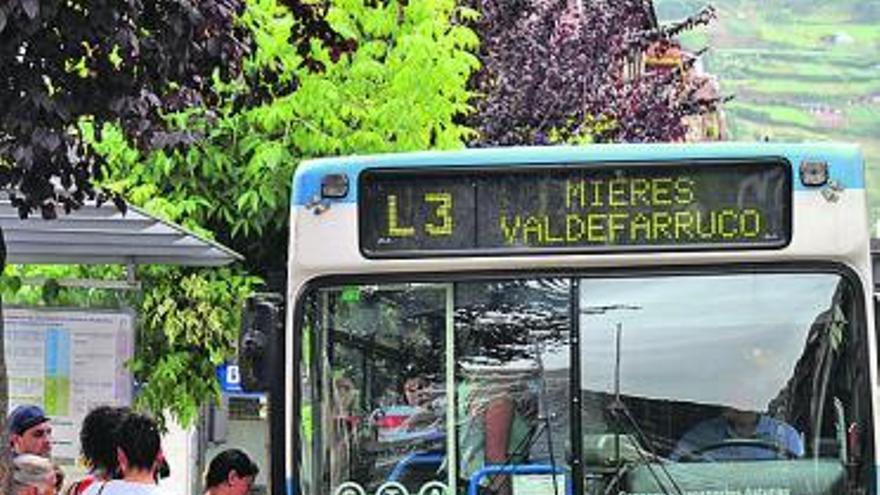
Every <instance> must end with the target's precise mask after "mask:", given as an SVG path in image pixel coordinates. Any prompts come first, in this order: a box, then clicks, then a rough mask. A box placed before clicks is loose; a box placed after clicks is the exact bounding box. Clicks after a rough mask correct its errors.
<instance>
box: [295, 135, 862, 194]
mask: <svg viewBox="0 0 880 495" xmlns="http://www.w3.org/2000/svg"><path fill="white" fill-rule="evenodd" d="M754 157H784V158H787V159H788V161H789V162H791V164H792V165H793V167H794V188H795V190H806V189H807V188H806V187H804V186H803V185H801V182H800V172H799V170H798V169H799V165H800V163H801V161H803V160H824V161H827V162H828V163H829V165H830V169H831V178H832V179H834V180H835V181H837V183H838V184H840V185H841V186H843V187H844V188H846V189H864V188H865V180H864V163H863V161H862V158H861V154H860V153H859V149H858V147H857V146H855V145H847V144H834V143H817V144H784V143H712V144H685V145H682V144H637V145H629V144H627V145H623V144H617V145H598V144H597V145H590V146H578V147H575V146H552V147H538V146H535V147H520V148H484V149H467V150H460V151H431V152H416V153H399V154H388V155H372V156H350V157H341V158H326V159H319V160H310V161H307V162H303V163H302V164H301V165H300V166H299V168H298V169H297V172H296V174H295V175H294V179H293V182H294V187H293V193H292V204H293V205H298V206H301V205H305V204H308V203H310V202H312V201H314V200H315V199H316V198H319V196H320V193H321V178H322V177H323V176H325V175H327V174H346V175H348V179H349V185H350V187H349V193H348V195H347V196H346V197H345V198H342V199H339V200H333V201H334V202H342V203H354V202H356V201H357V195H358V191H357V178H358V176H359V175H360V173H361V171H363V170H364V169H368V168H379V167H381V168H395V167H400V168H419V167H436V166H463V167H467V166H483V167H496V166H509V165H511V164H522V165H540V164H545V163H584V162H593V161H595V162H634V161H661V162H662V161H676V160H697V159H707V160H708V159H723V158H754Z"/></svg>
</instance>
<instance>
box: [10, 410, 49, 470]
mask: <svg viewBox="0 0 880 495" xmlns="http://www.w3.org/2000/svg"><path fill="white" fill-rule="evenodd" d="M6 424H7V428H8V430H9V444H10V446H11V448H12V453H13V454H14V455H21V454H34V455H38V456H42V457H50V456H51V455H52V425H50V424H49V418H48V417H46V414H45V413H44V412H43V410H42V409H41V408H40V407H39V406H35V405H21V406H18V407H16V408H15V409H14V410H13V411H12V413H10V414H9V417H8V418H7V419H6Z"/></svg>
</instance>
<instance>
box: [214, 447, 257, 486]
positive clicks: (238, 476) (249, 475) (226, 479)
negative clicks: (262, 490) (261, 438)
mask: <svg viewBox="0 0 880 495" xmlns="http://www.w3.org/2000/svg"><path fill="white" fill-rule="evenodd" d="M259 472H260V469H259V468H258V467H257V465H256V464H255V463H254V461H252V460H251V458H250V457H248V455H247V454H245V453H244V452H242V451H241V450H238V449H228V450H224V451H223V452H220V453H219V454H217V455H216V456H214V458H213V459H211V462H210V464H208V471H207V472H206V473H205V495H246V494H247V493H249V492H250V489H251V487H252V486H253V485H254V479H256V477H257V474H259Z"/></svg>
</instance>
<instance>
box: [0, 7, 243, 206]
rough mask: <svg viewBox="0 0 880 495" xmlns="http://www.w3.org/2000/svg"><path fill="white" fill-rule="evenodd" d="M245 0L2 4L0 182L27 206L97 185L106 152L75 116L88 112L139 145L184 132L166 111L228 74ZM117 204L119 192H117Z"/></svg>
mask: <svg viewBox="0 0 880 495" xmlns="http://www.w3.org/2000/svg"><path fill="white" fill-rule="evenodd" d="M243 7H244V5H243V2H242V1H240V0H199V1H171V0H150V1H142V0H125V1H118V2H96V1H88V0H72V1H68V0H9V1H7V2H3V3H2V4H0V67H3V70H2V76H0V186H2V187H5V188H8V189H11V190H13V191H14V193H13V200H14V202H15V204H16V205H18V206H19V209H20V212H21V213H22V214H23V215H25V214H27V213H29V212H30V211H34V210H37V211H41V212H42V214H43V216H44V217H49V218H51V217H53V216H54V215H55V210H54V206H55V205H56V204H62V205H64V207H65V209H68V210H69V209H70V208H75V207H77V206H78V205H79V204H81V203H82V202H83V200H84V199H85V198H86V197H89V196H91V195H93V194H94V189H93V188H92V185H91V183H90V182H89V179H90V178H91V177H92V176H95V177H101V176H102V173H103V170H102V167H101V161H100V159H99V157H97V156H96V155H95V154H93V153H90V152H89V150H88V149H87V148H86V147H84V146H83V142H82V141H81V139H79V135H78V133H77V132H76V129H75V127H74V124H75V123H76V122H77V120H78V119H79V118H80V117H82V116H84V115H90V116H92V117H93V118H95V119H97V120H98V121H102V122H103V121H113V122H118V123H119V125H120V126H121V127H122V128H123V129H125V131H126V133H127V135H128V136H129V137H130V138H131V139H132V141H133V143H135V144H136V145H137V146H138V147H142V148H146V147H155V146H169V145H173V144H175V143H180V142H189V141H191V139H192V136H191V135H190V134H189V133H186V132H176V133H169V132H166V131H165V130H164V126H163V125H162V119H161V116H162V115H163V114H164V113H166V112H169V111H175V110H179V109H182V108H185V107H188V106H192V105H201V104H203V103H210V101H211V100H212V99H213V98H214V95H213V83H212V78H211V76H212V74H213V73H214V72H215V71H218V70H219V71H220V73H221V74H223V75H225V74H230V75H232V74H235V73H237V72H238V70H239V68H240V65H241V61H242V58H243V56H244V54H245V49H246V46H247V45H246V43H247V32H246V30H243V29H241V28H239V27H237V26H236V24H235V17H236V15H237V14H238V13H240V12H241V11H242V10H243ZM118 204H119V205H120V206H121V205H122V202H121V201H118Z"/></svg>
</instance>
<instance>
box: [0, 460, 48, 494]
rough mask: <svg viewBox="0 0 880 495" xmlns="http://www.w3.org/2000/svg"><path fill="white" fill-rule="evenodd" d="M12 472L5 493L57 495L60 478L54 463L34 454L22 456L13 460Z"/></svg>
mask: <svg viewBox="0 0 880 495" xmlns="http://www.w3.org/2000/svg"><path fill="white" fill-rule="evenodd" d="M11 468H12V472H11V473H10V476H9V477H8V479H7V485H6V490H5V491H4V493H9V494H11V495H55V494H56V493H57V489H58V478H57V472H56V470H55V466H54V465H53V464H52V461H50V460H49V459H46V458H45V457H42V456H38V455H34V454H21V455H18V456H16V457H15V459H13V460H12V466H11Z"/></svg>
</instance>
